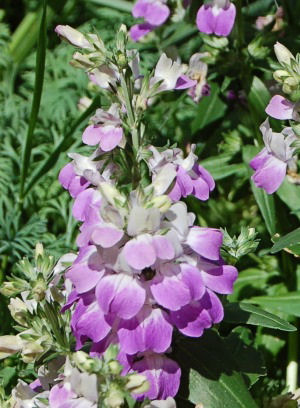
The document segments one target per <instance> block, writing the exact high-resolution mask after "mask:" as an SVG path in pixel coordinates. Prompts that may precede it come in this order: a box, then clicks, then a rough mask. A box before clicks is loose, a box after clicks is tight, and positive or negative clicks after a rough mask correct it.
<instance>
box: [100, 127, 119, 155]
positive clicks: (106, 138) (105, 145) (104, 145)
mask: <svg viewBox="0 0 300 408" xmlns="http://www.w3.org/2000/svg"><path fill="white" fill-rule="evenodd" d="M122 137H123V129H122V128H120V127H113V126H105V127H103V128H102V132H101V139H100V147H101V149H102V150H103V151H104V152H110V151H111V150H113V149H114V148H115V147H117V146H118V144H119V143H120V142H121V140H122Z"/></svg>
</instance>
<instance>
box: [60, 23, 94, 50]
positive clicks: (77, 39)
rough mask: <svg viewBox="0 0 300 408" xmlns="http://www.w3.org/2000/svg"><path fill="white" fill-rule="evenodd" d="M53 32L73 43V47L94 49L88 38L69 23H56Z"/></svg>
mask: <svg viewBox="0 0 300 408" xmlns="http://www.w3.org/2000/svg"><path fill="white" fill-rule="evenodd" d="M55 32H56V33H57V34H58V35H59V36H60V37H62V38H63V39H65V40H66V41H68V42H69V43H70V44H72V45H75V47H79V48H84V49H87V50H91V51H93V50H94V47H93V45H92V44H91V43H90V42H89V40H88V39H87V38H86V37H85V36H84V35H83V34H82V33H81V32H80V31H77V30H75V29H74V28H72V27H70V26H69V25H58V26H57V27H56V28H55Z"/></svg>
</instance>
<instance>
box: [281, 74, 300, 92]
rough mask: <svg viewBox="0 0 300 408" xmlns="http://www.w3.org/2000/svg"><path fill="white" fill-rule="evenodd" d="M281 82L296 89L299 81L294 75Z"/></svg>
mask: <svg viewBox="0 0 300 408" xmlns="http://www.w3.org/2000/svg"><path fill="white" fill-rule="evenodd" d="M283 84H284V85H287V86H289V87H290V88H291V89H296V88H297V86H298V84H299V81H298V79H296V78H294V77H288V78H286V79H285V80H284V82H283Z"/></svg>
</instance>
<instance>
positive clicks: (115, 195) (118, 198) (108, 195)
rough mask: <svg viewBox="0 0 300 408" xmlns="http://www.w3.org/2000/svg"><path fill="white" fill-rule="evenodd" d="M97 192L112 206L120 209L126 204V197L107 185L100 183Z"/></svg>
mask: <svg viewBox="0 0 300 408" xmlns="http://www.w3.org/2000/svg"><path fill="white" fill-rule="evenodd" d="M99 190H100V193H101V194H102V195H103V196H104V198H105V199H106V200H107V201H108V202H109V203H110V204H112V205H113V206H117V207H119V206H120V207H122V206H123V205H124V204H125V203H126V197H125V196H124V195H123V194H121V193H120V192H119V191H118V190H117V189H116V187H114V186H113V185H111V184H109V183H106V182H104V183H100V184H99Z"/></svg>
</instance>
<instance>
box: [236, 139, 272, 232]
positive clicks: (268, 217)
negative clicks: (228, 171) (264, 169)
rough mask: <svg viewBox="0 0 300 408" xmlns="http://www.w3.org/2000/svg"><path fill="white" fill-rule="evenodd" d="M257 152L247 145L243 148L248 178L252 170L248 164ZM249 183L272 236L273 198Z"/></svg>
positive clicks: (253, 147)
mask: <svg viewBox="0 0 300 408" xmlns="http://www.w3.org/2000/svg"><path fill="white" fill-rule="evenodd" d="M257 152H258V149H257V148H256V147H255V146H249V145H248V146H245V147H244V148H243V160H244V162H245V163H246V165H247V166H248V172H249V178H250V177H251V173H252V170H251V168H250V166H249V162H250V161H251V159H252V158H253V157H254V156H255V155H256V154H257ZM250 183H251V189H252V192H253V195H254V197H255V200H256V202H257V204H258V207H259V209H260V212H261V214H262V216H263V218H264V221H265V223H266V227H267V230H268V232H269V234H270V235H271V236H273V235H274V234H275V233H276V213H275V201H274V196H273V195H270V194H267V193H266V192H265V191H264V190H263V189H262V188H258V187H256V186H255V184H254V183H253V181H252V180H250Z"/></svg>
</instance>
